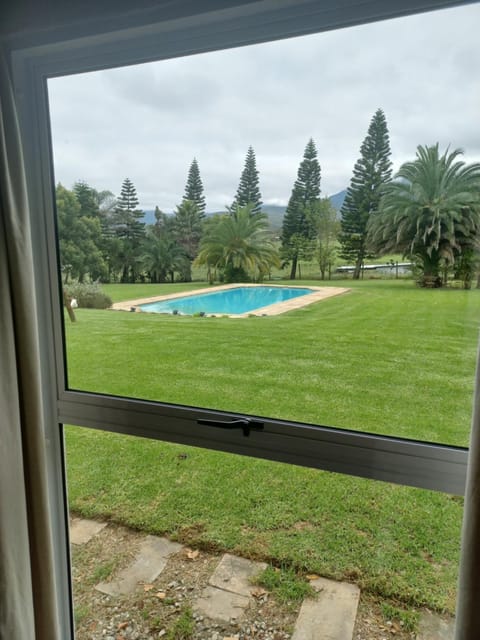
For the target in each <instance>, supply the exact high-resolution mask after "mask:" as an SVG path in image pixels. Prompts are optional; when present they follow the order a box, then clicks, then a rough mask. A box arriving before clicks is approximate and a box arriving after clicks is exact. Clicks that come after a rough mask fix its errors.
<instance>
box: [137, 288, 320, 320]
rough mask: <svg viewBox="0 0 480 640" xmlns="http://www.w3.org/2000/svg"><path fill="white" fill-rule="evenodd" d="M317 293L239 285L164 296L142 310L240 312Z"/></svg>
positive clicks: (191, 312) (182, 312) (161, 311)
mask: <svg viewBox="0 0 480 640" xmlns="http://www.w3.org/2000/svg"><path fill="white" fill-rule="evenodd" d="M308 293H313V290H312V289H306V288H293V287H263V286H260V287H235V288H234V289H226V290H224V291H212V293H204V294H198V295H189V296H184V297H182V298H175V299H173V300H160V301H159V302H150V303H148V304H141V305H139V308H140V309H141V310H142V311H148V312H150V313H173V312H174V311H177V313H180V314H184V315H193V314H194V313H201V312H204V313H207V314H209V313H220V314H240V313H249V312H250V311H254V310H255V309H260V308H261V307H266V306H268V305H270V304H275V303H277V302H283V301H285V300H290V299H291V298H298V297H299V296H305V295H307V294H308Z"/></svg>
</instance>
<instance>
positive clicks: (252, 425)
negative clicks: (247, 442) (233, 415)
mask: <svg viewBox="0 0 480 640" xmlns="http://www.w3.org/2000/svg"><path fill="white" fill-rule="evenodd" d="M197 424H201V425H205V426H206V427H218V428H219V429H241V430H242V431H243V435H244V436H245V437H246V438H248V436H249V435H250V431H263V422H256V421H255V420H250V419H249V418H238V419H237V420H197Z"/></svg>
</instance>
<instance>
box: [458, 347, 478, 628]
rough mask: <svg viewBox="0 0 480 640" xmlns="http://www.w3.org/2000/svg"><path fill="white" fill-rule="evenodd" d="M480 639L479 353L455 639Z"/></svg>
mask: <svg viewBox="0 0 480 640" xmlns="http://www.w3.org/2000/svg"><path fill="white" fill-rule="evenodd" d="M478 638H480V352H479V358H478V364H477V378H476V386H475V396H474V409H473V420H472V434H471V438H470V455H469V462H468V474H467V488H466V491H465V514H464V518H463V533H462V559H461V562H460V579H459V588H458V598H457V622H456V628H455V640H478Z"/></svg>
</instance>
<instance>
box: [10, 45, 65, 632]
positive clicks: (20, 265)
mask: <svg viewBox="0 0 480 640" xmlns="http://www.w3.org/2000/svg"><path fill="white" fill-rule="evenodd" d="M0 363H1V364H0V425H1V427H0V639H1V640H30V639H32V640H33V639H35V640H57V639H58V640H60V636H59V632H58V622H57V620H58V616H57V611H56V598H55V585H54V571H53V568H54V567H53V551H52V542H51V530H50V518H49V511H50V509H49V503H48V494H47V468H46V455H45V453H46V452H45V438H44V430H43V411H42V394H41V366H40V364H41V363H40V358H39V345H38V335H37V329H36V313H35V288H34V278H33V261H32V248H31V239H30V227H29V218H28V205H27V194H26V188H25V176H24V169H23V162H22V153H21V146H20V138H19V130H18V126H17V117H16V110H15V101H14V95H13V89H12V82H11V75H10V70H9V67H8V64H7V61H6V56H5V55H4V52H3V51H2V50H1V48H0Z"/></svg>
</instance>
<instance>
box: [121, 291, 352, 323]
mask: <svg viewBox="0 0 480 640" xmlns="http://www.w3.org/2000/svg"><path fill="white" fill-rule="evenodd" d="M262 286H263V287H265V286H268V287H290V288H292V289H312V290H313V291H312V293H308V294H306V295H304V296H299V297H297V298H292V299H290V300H285V301H283V302H276V303H275V304H270V305H267V306H265V307H259V308H258V309H254V310H253V311H248V312H247V313H238V314H233V313H225V314H224V313H206V314H205V316H206V317H222V316H228V317H229V318H248V317H252V316H277V315H280V314H281V313H286V312H287V311H293V310H294V309H300V308H301V307H306V306H308V305H310V304H313V303H314V302H319V301H320V300H325V299H326V298H332V297H333V296H338V295H341V294H343V293H348V292H349V291H350V289H347V288H345V287H316V286H309V285H308V286H307V285H293V284H292V285H289V284H271V283H264V284H253V283H241V282H238V283H236V284H222V285H219V286H216V287H213V286H212V287H205V288H202V289H194V290H192V291H182V292H178V293H169V294H164V295H161V296H152V297H150V298H136V299H135V300H124V301H123V302H115V303H114V304H112V306H111V307H110V309H113V310H114V311H130V312H132V311H135V312H137V313H155V314H156V315H172V314H167V313H165V314H158V313H156V312H154V311H150V312H149V311H142V310H141V309H139V308H138V307H139V305H142V304H149V303H151V302H160V301H162V300H174V299H175V298H185V296H188V295H202V294H204V293H213V292H215V291H226V290H228V289H237V288H238V287H262ZM180 315H183V314H180Z"/></svg>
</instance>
